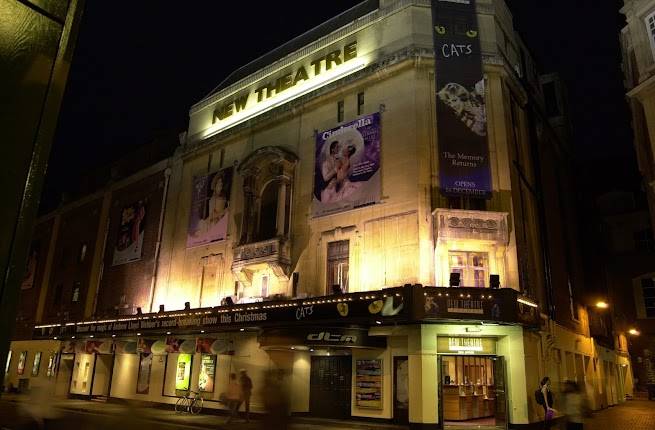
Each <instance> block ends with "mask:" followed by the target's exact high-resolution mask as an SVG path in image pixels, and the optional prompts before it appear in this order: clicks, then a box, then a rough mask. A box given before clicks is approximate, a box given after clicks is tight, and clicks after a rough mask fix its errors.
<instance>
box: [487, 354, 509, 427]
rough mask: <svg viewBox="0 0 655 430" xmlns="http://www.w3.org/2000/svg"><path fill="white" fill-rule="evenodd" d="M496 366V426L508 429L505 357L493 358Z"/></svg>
mask: <svg viewBox="0 0 655 430" xmlns="http://www.w3.org/2000/svg"><path fill="white" fill-rule="evenodd" d="M491 360H492V363H493V367H494V384H495V386H494V391H495V396H496V402H495V407H496V414H495V417H496V427H501V428H504V429H507V424H508V422H509V417H508V416H507V378H506V376H507V372H506V368H505V359H504V358H503V357H492V358H491Z"/></svg>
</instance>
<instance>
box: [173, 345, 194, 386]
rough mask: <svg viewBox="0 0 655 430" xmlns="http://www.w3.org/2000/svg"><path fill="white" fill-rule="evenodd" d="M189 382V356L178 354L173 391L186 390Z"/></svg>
mask: <svg viewBox="0 0 655 430" xmlns="http://www.w3.org/2000/svg"><path fill="white" fill-rule="evenodd" d="M190 380H191V354H180V355H178V356H177V367H176V368H175V389H176V390H185V391H186V390H188V389H189V381H190Z"/></svg>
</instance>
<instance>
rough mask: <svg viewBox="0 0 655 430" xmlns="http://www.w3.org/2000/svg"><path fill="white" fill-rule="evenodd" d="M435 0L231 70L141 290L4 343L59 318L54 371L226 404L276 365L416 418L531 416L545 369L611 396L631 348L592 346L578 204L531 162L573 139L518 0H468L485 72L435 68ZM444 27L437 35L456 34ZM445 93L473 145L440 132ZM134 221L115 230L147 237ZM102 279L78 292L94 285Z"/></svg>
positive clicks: (177, 171) (177, 162) (342, 406)
mask: <svg viewBox="0 0 655 430" xmlns="http://www.w3.org/2000/svg"><path fill="white" fill-rule="evenodd" d="M435 3H437V2H435ZM443 3H446V2H443ZM431 15H432V9H431V5H430V2H425V1H384V0H382V1H380V2H376V1H367V2H363V3H362V4H360V5H359V6H357V7H356V8H353V9H351V10H350V11H348V12H346V13H344V14H342V15H340V16H338V17H336V18H334V19H333V20H332V21H330V22H329V23H326V24H325V25H323V26H320V27H318V28H316V29H315V30H313V31H311V32H309V33H307V34H305V35H303V36H301V37H300V38H298V39H295V40H293V41H291V42H289V44H286V45H284V46H282V47H281V48H279V49H278V50H276V51H273V52H271V53H270V54H268V55H267V56H265V57H262V58H260V59H258V60H255V61H254V62H253V63H250V64H249V65H248V66H245V67H244V68H243V69H240V70H238V71H236V72H235V73H234V74H233V75H232V76H230V77H228V79H227V80H226V81H225V82H223V83H222V84H221V85H220V86H219V87H218V88H217V89H215V90H214V91H212V93H211V94H209V95H208V96H207V97H206V98H204V99H203V100H201V101H200V102H199V103H197V104H196V105H194V106H193V107H192V108H191V110H190V121H189V127H188V132H187V133H186V135H185V136H184V139H183V141H182V144H181V146H180V148H179V149H178V151H177V152H176V154H175V156H174V157H172V158H171V159H170V160H169V161H167V163H168V164H167V166H169V170H167V171H166V172H168V173H166V186H165V191H163V192H164V201H165V204H163V205H161V207H160V213H161V218H160V220H161V224H160V225H161V230H160V235H158V236H157V237H158V239H157V240H156V242H155V244H156V246H155V248H153V249H156V253H155V254H154V256H153V258H154V265H153V266H151V267H150V268H151V269H152V272H149V273H148V276H145V278H144V279H145V281H143V282H142V284H140V285H141V286H139V287H134V288H137V289H138V288H142V289H143V291H144V292H143V293H132V294H131V296H130V297H131V299H129V300H126V301H125V303H128V302H129V305H130V306H131V307H130V310H133V314H132V315H131V316H122V315H127V314H129V312H124V311H123V308H120V307H119V308H116V307H115V306H114V307H107V306H105V307H103V306H97V305H93V301H91V303H92V306H91V307H90V308H89V309H88V310H87V312H86V314H85V315H84V319H78V320H76V321H70V322H68V323H66V322H62V321H61V320H57V319H56V318H50V319H48V318H43V317H40V319H39V320H38V321H37V324H36V328H35V330H34V333H33V336H34V338H35V339H44V340H31V341H23V342H15V343H14V346H13V347H12V350H13V351H14V354H17V352H16V351H20V350H21V349H25V350H29V351H32V349H33V348H36V347H38V345H41V344H42V343H45V342H50V343H52V342H53V340H56V341H64V342H63V343H62V345H63V347H62V348H63V349H62V354H61V359H60V360H59V363H60V365H59V374H67V375H69V380H71V381H72V382H71V386H66V383H64V382H62V383H61V384H60V381H64V380H65V378H63V377H59V376H57V378H55V380H54V382H53V385H54V387H55V390H59V392H64V393H65V392H70V393H74V394H81V395H94V396H110V397H121V398H129V399H143V400H148V401H155V402H161V403H169V404H173V403H175V401H176V400H177V398H178V396H179V395H180V394H181V393H183V392H184V390H185V389H189V388H190V389H200V390H202V391H203V392H204V394H203V396H204V397H205V399H206V400H207V401H206V402H205V405H206V407H211V408H219V409H220V408H223V406H222V405H221V404H220V403H219V402H218V401H217V400H218V399H219V397H220V394H221V392H222V391H223V390H224V389H225V386H226V383H227V382H226V381H227V376H228V374H229V373H230V372H234V371H236V370H238V369H240V368H245V369H247V370H248V371H249V373H250V375H251V377H252V378H253V382H254V385H255V387H261V386H262V384H263V381H264V376H265V374H266V373H267V371H270V370H275V371H277V372H278V375H279V376H280V377H281V379H282V380H283V381H284V383H285V384H287V387H288V388H289V393H290V399H289V400H290V404H291V409H292V412H293V413H298V414H302V413H309V414H310V415H313V416H329V417H346V418H347V417H361V418H369V419H372V420H375V419H378V420H385V421H391V420H393V421H397V422H399V423H409V424H410V426H411V427H412V428H441V427H443V426H444V424H445V425H448V423H449V422H452V421H465V422H468V423H470V424H471V425H497V426H499V427H503V426H506V425H510V426H522V425H529V424H530V423H536V422H538V421H539V420H540V419H542V418H540V414H542V412H541V409H540V407H539V406H538V405H536V403H535V402H534V398H533V397H534V396H533V394H532V392H533V391H534V389H536V387H537V386H538V381H539V380H540V379H541V377H543V376H544V375H546V374H550V375H551V377H552V378H553V379H554V380H555V381H556V382H557V381H560V380H564V379H567V378H576V379H578V380H579V381H583V380H584V381H586V383H587V385H586V387H587V390H588V391H589V393H590V394H593V398H594V402H595V403H594V404H595V405H597V406H598V407H600V406H601V405H603V404H605V405H607V404H613V403H616V402H618V401H620V400H621V399H623V397H624V394H625V393H626V390H627V391H629V389H630V384H628V383H627V382H626V381H627V380H626V379H625V378H624V377H623V376H620V375H619V373H620V370H619V367H620V364H621V363H619V361H618V360H620V358H617V356H616V354H614V353H613V351H611V350H608V351H605V352H602V351H600V350H599V349H598V348H597V346H596V345H595V343H594V341H593V339H591V338H590V337H589V331H588V324H587V322H586V313H585V310H584V307H582V306H580V305H579V303H578V302H577V301H576V300H575V291H576V290H577V289H578V288H581V284H582V280H581V279H579V278H576V276H577V275H576V274H575V273H573V272H574V270H571V269H570V268H569V265H568V264H567V261H566V259H567V258H568V257H567V256H568V255H569V252H568V250H569V248H568V247H572V246H573V245H571V244H569V243H568V242H567V241H566V237H565V234H564V233H562V231H563V228H562V225H561V224H560V222H561V223H564V222H566V219H564V218H566V208H564V210H560V209H562V208H561V207H558V206H557V205H556V203H555V202H560V203H558V204H561V200H558V198H557V196H558V191H557V189H548V186H547V185H544V184H542V181H543V182H546V181H548V180H549V176H548V175H553V174H555V173H552V172H551V170H550V167H552V166H554V165H557V164H558V163H560V161H561V159H562V158H565V156H566V151H565V148H564V149H563V148H562V147H561V146H562V143H561V142H560V141H559V140H558V138H557V135H556V134H555V133H554V132H553V131H552V130H550V128H549V125H548V121H547V120H545V119H541V117H540V114H539V113H540V112H541V110H542V108H541V105H542V104H541V101H540V99H539V97H540V85H539V77H538V75H537V74H536V71H535V68H534V66H533V65H532V63H531V60H530V57H529V54H528V52H527V50H526V49H525V47H524V46H523V44H522V42H521V41H520V40H519V38H518V36H516V32H515V31H514V29H513V27H512V18H511V14H510V12H509V10H508V9H507V7H506V6H505V4H504V3H503V2H502V1H486V0H479V1H478V2H477V9H476V10H475V14H474V17H475V18H476V19H477V22H478V23H479V31H478V30H477V29H471V30H468V31H467V32H466V33H465V35H464V36H462V37H468V38H470V39H476V38H477V37H478V35H479V43H480V47H481V59H482V63H481V65H482V66H481V67H482V70H481V71H482V72H483V73H484V79H483V80H482V81H480V82H477V83H476V85H475V88H474V89H473V88H472V87H471V88H470V89H466V88H464V87H463V86H462V85H459V87H458V86H456V85H451V84H449V85H450V86H447V89H444V90H443V91H442V90H439V91H437V89H436V88H435V86H436V85H437V84H438V82H439V80H438V79H437V80H435V61H436V60H435V49H434V42H433V36H434V34H433V33H434V32H435V31H436V32H437V33H438V34H439V35H442V34H447V31H448V30H447V29H448V28H449V27H447V26H445V27H443V29H442V28H441V27H440V26H433V25H431V20H432V16H431ZM328 24H329V25H328ZM337 24H339V25H337ZM328 28H338V29H337V30H330V31H328V30H327V29H328ZM433 29H435V30H433ZM434 37H437V36H434ZM451 45H452V46H451ZM451 45H448V46H450V48H452V49H445V48H444V49H441V51H440V52H441V53H442V56H443V57H444V58H454V57H458V56H460V55H467V54H466V53H467V52H468V51H467V49H466V48H462V49H460V48H457V46H458V45H457V44H451ZM444 46H445V45H444ZM436 70H437V75H438V74H439V70H440V69H439V64H437V66H436ZM435 82H436V83H435ZM437 94H438V96H435V95H437ZM439 100H441V101H442V102H443V103H444V106H445V109H450V110H449V111H447V112H451V114H452V112H454V114H452V118H455V120H454V121H456V127H462V129H464V130H465V131H466V132H467V133H468V132H471V133H473V134H475V135H476V136H480V137H483V139H479V141H478V143H480V142H482V144H483V145H484V151H486V152H485V154H484V155H474V156H473V155H467V154H466V153H464V151H462V153H459V152H457V151H454V152H452V153H451V152H449V151H445V150H443V148H444V147H445V146H442V143H443V142H441V143H440V141H439V139H438V138H437V136H442V134H440V133H441V132H443V131H444V130H445V131H448V130H449V128H448V126H447V125H445V124H446V123H445V122H444V121H441V119H443V118H444V117H445V116H444V115H446V114H444V115H441V114H440V116H439V119H438V120H435V117H436V115H435V112H437V111H438V103H440V101H439ZM484 105H486V110H484V109H485V108H484ZM480 106H482V110H481V109H480ZM439 109H443V106H442V107H441V108H439ZM485 115H486V116H485ZM482 121H484V122H485V123H484V124H482ZM440 127H442V128H441V131H439V129H440ZM535 151H537V152H538V154H537V153H535ZM446 153H447V154H446ZM446 163H448V164H449V165H450V167H454V168H458V169H459V168H477V167H479V166H483V168H484V169H486V170H485V175H487V176H485V178H486V179H484V181H487V183H486V186H487V187H488V190H487V191H480V193H479V194H480V195H482V194H484V197H486V198H484V199H482V198H473V197H466V196H465V195H464V194H467V193H468V195H472V194H474V192H468V191H467V189H469V188H471V189H473V188H474V186H475V183H474V182H472V181H471V180H470V179H466V180H465V179H461V178H460V179H458V178H455V180H454V182H453V186H452V189H453V190H454V191H453V192H448V193H447V194H446V193H443V191H444V190H443V187H442V186H441V181H442V180H443V178H444V176H443V175H441V173H442V172H443V171H445V170H446ZM484 181H483V182H484ZM559 181H566V176H565V174H562V175H561V176H558V177H557V178H556V181H555V183H558V182H559ZM474 191H475V193H477V190H474ZM553 196H555V197H553ZM129 207H130V208H132V211H131V212H130V213H129V214H130V216H132V218H129V217H128V218H129V219H128V218H126V220H127V221H126V222H125V223H124V227H125V228H126V231H127V232H128V233H129V232H138V231H139V229H138V228H136V229H135V228H134V226H135V224H134V221H131V220H133V219H134V218H133V216H135V215H134V214H138V213H139V206H138V205H137V206H134V205H132V206H129ZM146 208H147V206H146ZM146 210H147V209H146ZM546 210H550V211H553V212H554V213H557V214H560V213H561V212H563V213H564V215H562V216H560V217H558V216H554V217H550V218H548V217H545V216H544V214H545V211H546ZM147 213H150V212H147ZM153 213H154V212H153ZM106 216H107V217H109V215H106ZM110 218H111V217H110ZM152 218H155V216H152V217H149V218H148V217H147V218H146V221H145V222H146V223H147V222H152ZM139 219H140V218H139ZM121 225H123V224H121ZM119 230H120V229H119ZM128 236H129V234H128V235H127V236H125V240H124V244H125V245H126V246H125V247H123V248H122V250H123V249H128V248H129V247H133V246H134V244H135V243H140V242H138V240H142V246H143V251H142V252H146V249H148V246H153V243H152V241H150V242H148V241H146V239H145V238H143V239H139V237H140V236H139V235H138V234H133V235H132V236H130V237H131V238H132V239H131V240H130V237H128ZM120 237H122V236H121V235H120V234H118V238H120ZM545 237H548V238H549V241H548V242H546V241H544V238H545ZM111 240H113V238H110V241H108V242H107V243H110V244H111V243H112V242H111ZM117 243H123V242H120V241H119V242H117ZM112 246H113V245H110V246H107V245H106V246H105V248H104V254H103V257H98V258H99V259H104V264H105V265H108V264H109V262H110V261H111V262H114V261H115V258H114V257H113V256H112V252H114V253H116V252H117V251H116V250H117V249H118V248H119V245H118V244H117V245H116V246H115V247H113V249H112ZM55 248H56V246H55ZM101 248H102V247H101ZM122 250H121V252H122ZM565 250H566V251H565ZM99 252H103V251H102V249H100V251H99ZM94 255H95V254H94ZM120 255H122V256H123V257H124V258H128V257H126V256H125V255H124V254H120ZM124 264H125V265H126V266H128V265H130V264H135V263H131V262H129V261H125V263H124ZM546 266H547V267H546ZM546 274H548V275H546ZM103 278H104V275H103V276H100V275H98V278H96V279H99V280H100V281H102V279H103ZM115 282H116V284H115V285H120V281H119V280H116V281H115ZM100 285H101V286H100V290H99V293H98V292H96V291H93V288H95V287H93V286H91V287H89V293H88V294H87V296H88V297H95V296H97V297H104V296H103V295H102V294H106V293H103V290H102V288H103V287H102V285H103V284H102V282H100ZM428 286H430V287H428ZM107 288H112V286H109V287H107ZM105 291H106V290H105ZM110 296H111V294H110ZM126 309H127V308H126ZM134 312H136V314H134ZM67 324H68V325H67ZM55 338H56V339H55ZM45 339H48V340H45ZM35 345H36V346H35ZM109 345H111V346H109ZM601 354H605V355H603V356H602V357H601ZM27 357H28V361H29V358H30V357H33V354H32V353H31V352H29V353H28V355H27ZM211 357H213V358H211ZM12 360H13V363H14V364H13V366H17V363H16V361H15V360H17V358H16V356H14V358H13V359H12ZM599 363H600V364H599ZM603 366H604V367H603ZM603 368H604V369H605V370H603ZM62 369H63V370H62ZM189 369H191V370H190V372H189ZM328 370H329V371H328ZM14 374H15V372H14V370H13V367H12V368H11V369H10V371H9V376H10V377H11V378H13V379H16V378H15V375H14ZM70 375H72V376H70ZM90 375H93V376H90ZM135 375H137V377H136V379H135ZM95 378H98V379H95ZM331 378H332V379H331ZM622 378H623V379H622ZM98 381H101V382H98ZM208 381H210V382H208ZM409 381H411V384H410V382H409ZM62 384H63V385H62ZM208 384H209V385H208ZM328 387H329V388H328ZM603 399H604V400H603ZM608 399H609V400H608ZM325 405H330V406H331V407H330V408H329V409H326V408H325ZM262 407H263V405H262V400H261V398H259V397H258V396H255V397H254V398H253V409H254V410H261V409H262Z"/></svg>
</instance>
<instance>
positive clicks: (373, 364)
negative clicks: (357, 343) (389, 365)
mask: <svg viewBox="0 0 655 430" xmlns="http://www.w3.org/2000/svg"><path fill="white" fill-rule="evenodd" d="M355 396H356V401H355V404H356V405H357V406H358V407H360V408H368V409H382V360H357V362H356V373H355Z"/></svg>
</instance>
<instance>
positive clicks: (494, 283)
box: [489, 275, 500, 290]
mask: <svg viewBox="0 0 655 430" xmlns="http://www.w3.org/2000/svg"><path fill="white" fill-rule="evenodd" d="M489 287H491V288H493V289H494V290H497V289H498V288H500V275H489Z"/></svg>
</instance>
